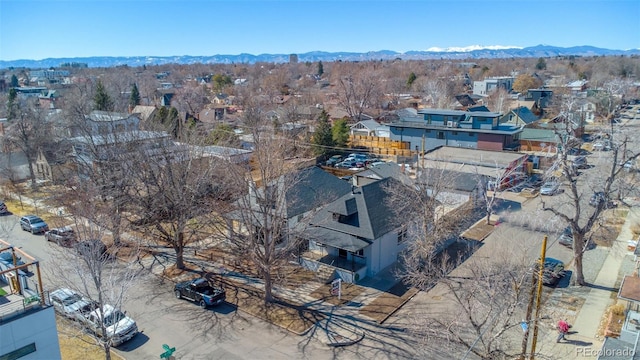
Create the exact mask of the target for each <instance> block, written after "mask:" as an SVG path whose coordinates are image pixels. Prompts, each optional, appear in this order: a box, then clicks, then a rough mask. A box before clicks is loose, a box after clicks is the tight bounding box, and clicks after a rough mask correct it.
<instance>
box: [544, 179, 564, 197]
mask: <svg viewBox="0 0 640 360" xmlns="http://www.w3.org/2000/svg"><path fill="white" fill-rule="evenodd" d="M559 192H560V183H559V182H557V181H547V182H545V183H544V184H542V187H540V195H555V194H557V193H559Z"/></svg>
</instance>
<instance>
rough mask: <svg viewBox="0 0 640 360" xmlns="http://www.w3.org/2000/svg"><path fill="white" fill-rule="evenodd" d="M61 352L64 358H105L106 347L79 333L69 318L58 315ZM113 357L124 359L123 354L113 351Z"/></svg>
mask: <svg viewBox="0 0 640 360" xmlns="http://www.w3.org/2000/svg"><path fill="white" fill-rule="evenodd" d="M56 323H57V328H58V341H59V342H60V354H61V357H62V358H63V359H64V360H101V359H104V349H103V348H102V347H100V346H98V345H97V344H96V343H95V341H94V340H93V339H92V338H91V337H90V336H88V335H86V334H80V333H78V330H77V329H74V328H73V326H72V325H71V324H70V323H69V320H67V319H64V318H61V317H58V316H56ZM111 359H113V360H124V358H122V357H121V356H119V355H118V354H116V353H114V352H113V351H112V352H111Z"/></svg>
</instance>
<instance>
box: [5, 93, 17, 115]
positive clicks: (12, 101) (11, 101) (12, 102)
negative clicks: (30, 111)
mask: <svg viewBox="0 0 640 360" xmlns="http://www.w3.org/2000/svg"><path fill="white" fill-rule="evenodd" d="M17 99H18V92H17V91H16V89H14V88H11V89H9V97H8V99H7V119H8V120H13V119H15V118H16V116H17V115H18V114H17V107H18V103H17V101H16V100H17Z"/></svg>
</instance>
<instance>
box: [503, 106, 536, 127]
mask: <svg viewBox="0 0 640 360" xmlns="http://www.w3.org/2000/svg"><path fill="white" fill-rule="evenodd" d="M511 115H515V116H517V117H518V118H520V120H522V121H523V122H524V123H525V124H531V123H534V122H536V121H538V120H539V118H538V117H537V116H536V115H535V114H534V113H532V112H531V110H529V108H528V107H525V106H520V107H518V108H516V109H513V110H511V111H510V112H509V114H507V115H505V116H504V117H503V118H502V119H501V121H502V122H506V121H509V120H510V119H511V117H510V116H511Z"/></svg>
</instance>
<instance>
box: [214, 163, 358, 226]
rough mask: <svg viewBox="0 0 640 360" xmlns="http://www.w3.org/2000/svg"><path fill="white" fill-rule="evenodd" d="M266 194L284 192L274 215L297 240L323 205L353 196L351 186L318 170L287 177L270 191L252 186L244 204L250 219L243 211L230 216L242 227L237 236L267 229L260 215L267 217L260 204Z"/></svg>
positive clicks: (230, 224) (306, 170)
mask: <svg viewBox="0 0 640 360" xmlns="http://www.w3.org/2000/svg"><path fill="white" fill-rule="evenodd" d="M285 185H286V186H285ZM285 187H286V189H285ZM264 191H279V192H282V191H284V201H281V202H279V203H280V204H281V206H282V207H281V208H278V209H274V212H273V213H274V214H277V216H279V217H282V218H284V219H282V221H284V222H286V228H287V229H288V231H289V232H295V233H296V236H297V233H298V232H299V231H300V228H304V226H305V222H304V221H303V220H304V219H306V218H307V217H309V216H310V215H311V214H313V213H314V212H316V211H318V209H320V208H321V207H322V206H323V205H325V204H327V203H330V202H332V201H334V200H335V199H338V198H339V197H340V196H343V195H344V194H347V193H349V192H350V191H351V185H349V183H348V182H346V181H344V180H340V179H339V178H337V177H336V176H334V175H331V174H329V173H327V172H325V171H324V170H322V169H320V168H319V167H317V166H312V167H308V168H305V169H302V170H298V171H295V172H292V173H290V174H287V175H285V176H283V177H281V178H279V179H278V180H276V181H274V182H272V183H270V184H267V186H266V190H265V187H263V186H256V185H255V184H249V194H248V195H247V197H246V198H245V199H244V200H241V202H242V203H244V204H247V205H248V207H250V211H249V212H248V213H250V215H247V211H244V214H243V211H240V210H236V211H232V212H230V213H228V214H226V217H227V219H228V220H232V221H235V222H236V223H235V226H236V227H239V228H237V229H235V230H236V231H237V232H240V233H243V232H246V229H247V227H249V226H253V227H261V226H263V225H262V224H261V223H260V222H261V221H262V219H263V217H262V216H260V214H264V213H263V212H262V211H264V209H265V206H264V205H261V204H260V199H261V198H265V196H264ZM242 206H246V205H242ZM229 226H234V224H233V223H229ZM298 226H300V228H298ZM286 235H287V236H288V235H289V234H286Z"/></svg>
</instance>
